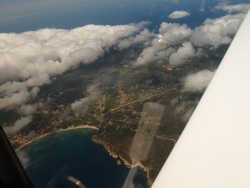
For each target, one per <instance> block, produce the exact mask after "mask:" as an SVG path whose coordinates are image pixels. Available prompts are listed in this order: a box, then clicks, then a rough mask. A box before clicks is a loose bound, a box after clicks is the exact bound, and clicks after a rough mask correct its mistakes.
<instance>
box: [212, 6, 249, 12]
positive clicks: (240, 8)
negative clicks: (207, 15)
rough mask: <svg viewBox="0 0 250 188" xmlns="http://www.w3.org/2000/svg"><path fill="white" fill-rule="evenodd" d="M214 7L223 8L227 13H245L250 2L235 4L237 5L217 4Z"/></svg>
mask: <svg viewBox="0 0 250 188" xmlns="http://www.w3.org/2000/svg"><path fill="white" fill-rule="evenodd" d="M215 9H217V10H223V11H226V12H228V13H233V12H239V13H247V12H248V11H249V9H250V4H237V5H227V4H219V5H217V6H216V7H215Z"/></svg>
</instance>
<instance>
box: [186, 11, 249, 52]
mask: <svg viewBox="0 0 250 188" xmlns="http://www.w3.org/2000/svg"><path fill="white" fill-rule="evenodd" d="M244 17H245V14H235V15H231V14H229V15H226V16H223V17H220V18H215V19H209V18H208V19H206V20H205V21H204V23H203V24H202V25H201V26H199V27H196V28H195V29H194V31H193V33H192V36H191V39H190V40H191V42H192V43H193V44H194V45H198V46H205V45H209V46H213V47H218V46H220V45H222V44H230V43H231V41H232V37H233V35H235V34H236V32H237V31H238V29H239V27H240V24H241V23H242V21H243V19H244Z"/></svg>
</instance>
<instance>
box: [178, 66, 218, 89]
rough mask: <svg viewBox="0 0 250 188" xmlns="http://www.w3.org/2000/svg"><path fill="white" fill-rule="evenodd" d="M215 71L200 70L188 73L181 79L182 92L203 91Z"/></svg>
mask: <svg viewBox="0 0 250 188" xmlns="http://www.w3.org/2000/svg"><path fill="white" fill-rule="evenodd" d="M214 74H215V71H209V70H202V71H200V72H197V73H194V74H190V75H188V76H186V77H185V78H184V79H183V89H182V91H183V92H191V93H194V92H203V91H204V90H205V89H206V88H207V86H208V84H209V83H210V81H211V79H212V78H213V76H214Z"/></svg>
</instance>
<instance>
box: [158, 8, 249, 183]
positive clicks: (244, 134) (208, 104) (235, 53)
mask: <svg viewBox="0 0 250 188" xmlns="http://www.w3.org/2000/svg"><path fill="white" fill-rule="evenodd" d="M163 187H164V188H165V187H166V188H249V187H250V13H248V14H247V16H246V18H245V20H244V21H243V23H242V25H241V27H240V29H239V31H238V33H237V34H236V36H235V38H234V40H233V42H232V43H231V45H230V47H229V49H228V51H227V53H226V55H225V56H224V58H223V60H222V62H221V64H220V66H219V68H218V69H217V72H216V74H215V76H214V78H213V80H212V81H211V82H210V85H209V86H208V88H207V90H206V92H205V94H204V95H203V97H202V99H201V101H200V103H199V104H198V107H197V108H196V110H195V112H194V114H193V116H192V117H191V119H190V121H189V122H188V124H187V126H186V128H185V130H184V131H183V133H182V135H181V137H180V139H179V141H178V142H177V144H176V146H175V148H174V149H173V151H172V153H171V155H170V156H169V158H168V160H167V161H166V163H165V165H164V167H163V169H162V170H161V172H160V174H159V176H158V177H157V179H156V181H155V183H154V184H153V188H163Z"/></svg>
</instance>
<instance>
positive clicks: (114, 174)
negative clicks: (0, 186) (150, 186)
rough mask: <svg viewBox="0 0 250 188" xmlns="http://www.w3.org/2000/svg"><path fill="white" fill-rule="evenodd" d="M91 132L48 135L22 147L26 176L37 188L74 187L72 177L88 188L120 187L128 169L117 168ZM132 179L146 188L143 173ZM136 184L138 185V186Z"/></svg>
mask: <svg viewBox="0 0 250 188" xmlns="http://www.w3.org/2000/svg"><path fill="white" fill-rule="evenodd" d="M92 133H93V130H92V129H74V130H68V131H63V132H58V133H55V134H51V135H48V136H46V137H44V138H41V139H39V140H37V141H34V142H32V143H31V144H29V145H27V146H25V147H24V148H23V149H22V150H24V151H25V152H26V153H27V154H28V156H29V158H30V161H29V165H28V167H27V169H26V170H27V173H28V176H29V177H30V178H31V180H32V182H33V183H34V185H35V186H36V187H75V185H74V184H73V183H72V182H70V181H68V180H67V179H66V177H67V176H72V177H74V178H75V179H77V180H80V181H81V182H82V184H83V185H84V186H85V187H87V188H99V187H100V188H105V187H110V188H111V187H112V188H115V187H122V185H123V183H124V181H125V179H126V177H127V174H128V172H129V170H130V169H129V168H127V167H126V166H125V165H123V164H121V165H118V164H117V159H114V158H112V157H111V156H109V154H108V153H107V152H106V151H105V149H104V148H103V146H101V145H99V144H96V143H94V142H93V141H92V140H91V136H92ZM139 176H140V177H135V182H137V184H141V185H143V187H147V186H146V185H147V182H146V173H142V172H140V173H139ZM138 181H139V182H138Z"/></svg>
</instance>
